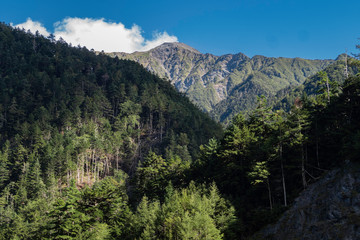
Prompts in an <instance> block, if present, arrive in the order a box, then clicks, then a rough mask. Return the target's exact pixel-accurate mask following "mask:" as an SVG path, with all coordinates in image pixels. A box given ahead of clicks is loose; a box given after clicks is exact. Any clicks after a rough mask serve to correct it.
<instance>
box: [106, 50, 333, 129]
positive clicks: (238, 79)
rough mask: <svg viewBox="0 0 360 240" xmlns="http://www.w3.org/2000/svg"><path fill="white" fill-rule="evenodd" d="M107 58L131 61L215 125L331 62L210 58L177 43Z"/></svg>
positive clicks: (235, 56) (237, 56) (239, 55)
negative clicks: (172, 88) (168, 85)
mask: <svg viewBox="0 0 360 240" xmlns="http://www.w3.org/2000/svg"><path fill="white" fill-rule="evenodd" d="M108 55H110V56H112V57H118V58H120V59H128V60H133V61H136V62H138V63H140V64H141V65H143V66H144V67H145V68H146V69H147V70H149V71H150V72H153V73H155V74H156V75H158V76H159V77H161V78H165V79H168V80H169V81H170V82H171V83H172V84H173V85H174V86H175V87H176V88H177V89H178V90H179V91H180V92H183V93H185V94H186V95H187V96H188V97H189V98H190V100H191V101H192V102H193V103H195V104H196V105H197V106H198V107H199V108H200V109H202V110H203V111H205V112H208V113H210V115H212V117H213V118H214V119H216V120H218V121H220V122H228V121H229V120H230V119H231V118H232V117H233V116H234V115H235V114H236V113H239V112H241V111H250V110H251V109H253V108H254V107H255V105H256V102H257V97H258V96H260V95H264V96H266V97H267V98H272V97H274V96H275V95H276V94H277V93H278V92H279V91H281V90H283V89H286V88H288V87H296V86H298V85H300V84H302V83H303V82H304V81H305V80H306V79H307V78H308V77H310V76H312V75H314V74H316V73H317V72H319V71H321V70H323V69H324V68H326V67H327V66H329V65H330V64H332V63H334V62H335V60H308V59H302V58H283V57H279V58H273V57H265V56H260V55H256V56H254V57H252V58H250V57H248V56H246V55H245V54H243V53H237V54H226V55H222V56H215V55H213V54H209V53H206V54H203V53H200V52H199V51H197V50H196V49H194V48H192V47H190V46H187V45H186V44H183V43H164V44H162V45H160V46H158V47H156V48H154V49H151V50H149V51H147V52H135V53H131V54H127V53H119V52H113V53H108Z"/></svg>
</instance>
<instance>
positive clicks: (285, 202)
mask: <svg viewBox="0 0 360 240" xmlns="http://www.w3.org/2000/svg"><path fill="white" fill-rule="evenodd" d="M280 163H281V178H282V185H283V193H284V206H285V207H287V197H286V184H285V173H284V163H283V158H282V143H281V144H280Z"/></svg>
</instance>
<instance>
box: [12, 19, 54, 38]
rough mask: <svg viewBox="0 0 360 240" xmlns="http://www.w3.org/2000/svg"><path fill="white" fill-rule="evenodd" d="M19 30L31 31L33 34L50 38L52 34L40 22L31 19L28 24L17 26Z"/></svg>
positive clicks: (27, 21)
mask: <svg viewBox="0 0 360 240" xmlns="http://www.w3.org/2000/svg"><path fill="white" fill-rule="evenodd" d="M15 27H18V28H24V29H25V30H30V31H31V32H32V33H34V34H35V33H36V31H39V33H40V34H41V35H43V36H45V37H47V36H49V35H50V33H49V32H48V31H47V30H46V28H45V27H44V26H43V25H42V24H41V23H40V22H34V21H33V20H31V18H28V19H27V20H26V22H24V23H20V24H18V25H15Z"/></svg>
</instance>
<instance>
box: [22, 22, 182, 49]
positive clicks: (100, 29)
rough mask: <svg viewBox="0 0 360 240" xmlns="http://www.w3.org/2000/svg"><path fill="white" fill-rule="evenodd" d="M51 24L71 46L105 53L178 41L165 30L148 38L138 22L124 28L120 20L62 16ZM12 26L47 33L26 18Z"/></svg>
mask: <svg viewBox="0 0 360 240" xmlns="http://www.w3.org/2000/svg"><path fill="white" fill-rule="evenodd" d="M54 26H55V31H54V33H53V34H54V35H55V37H56V39H59V38H60V37H61V38H63V39H64V40H65V41H67V42H68V43H71V44H72V45H75V46H77V45H81V46H86V47H87V48H88V49H95V50H97V51H101V50H104V51H105V52H127V53H131V52H135V51H147V50H149V49H151V48H154V47H157V46H159V45H161V44H162V43H164V42H177V41H178V39H177V37H176V36H171V35H169V34H168V33H167V32H157V33H154V34H153V38H152V39H145V38H144V37H143V36H142V31H141V28H140V27H139V26H138V25H135V24H134V25H133V26H132V27H131V28H126V27H125V26H124V24H122V23H120V22H119V23H115V22H108V21H106V20H105V19H103V18H102V19H91V18H65V19H64V20H62V21H60V22H57V23H55V24H54ZM16 27H21V28H24V29H30V31H32V32H36V31H37V30H38V31H39V32H40V34H42V35H44V36H48V35H49V34H50V33H49V32H48V31H47V30H46V29H45V28H44V27H43V25H42V24H41V23H40V22H36V21H32V20H31V19H30V18H28V19H27V21H26V22H24V23H21V24H18V25H16Z"/></svg>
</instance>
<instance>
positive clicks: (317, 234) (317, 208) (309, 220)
mask: <svg viewBox="0 0 360 240" xmlns="http://www.w3.org/2000/svg"><path fill="white" fill-rule="evenodd" d="M359 176H360V166H359V164H352V163H348V164H347V165H346V166H345V167H343V168H342V169H336V170H333V171H330V172H329V173H327V174H326V176H324V177H323V178H322V179H321V180H319V181H318V182H316V183H314V184H312V185H311V186H309V188H308V189H306V190H305V191H304V192H303V193H302V194H301V195H300V196H299V197H298V198H297V199H296V201H295V203H294V204H293V206H292V207H291V208H290V209H289V210H288V211H287V212H285V213H284V215H283V216H282V217H281V219H280V220H279V221H278V222H277V223H276V224H274V225H272V226H268V227H266V228H265V229H263V230H262V231H261V232H260V233H258V234H257V235H256V236H255V237H254V239H274V240H275V239H289V240H291V239H304V240H306V239H309V240H310V239H311V240H317V239H319V240H320V239H321V240H326V239H349V240H350V239H354V240H355V239H360V228H359V226H360V209H359V205H360V195H359V191H360V177H359Z"/></svg>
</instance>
